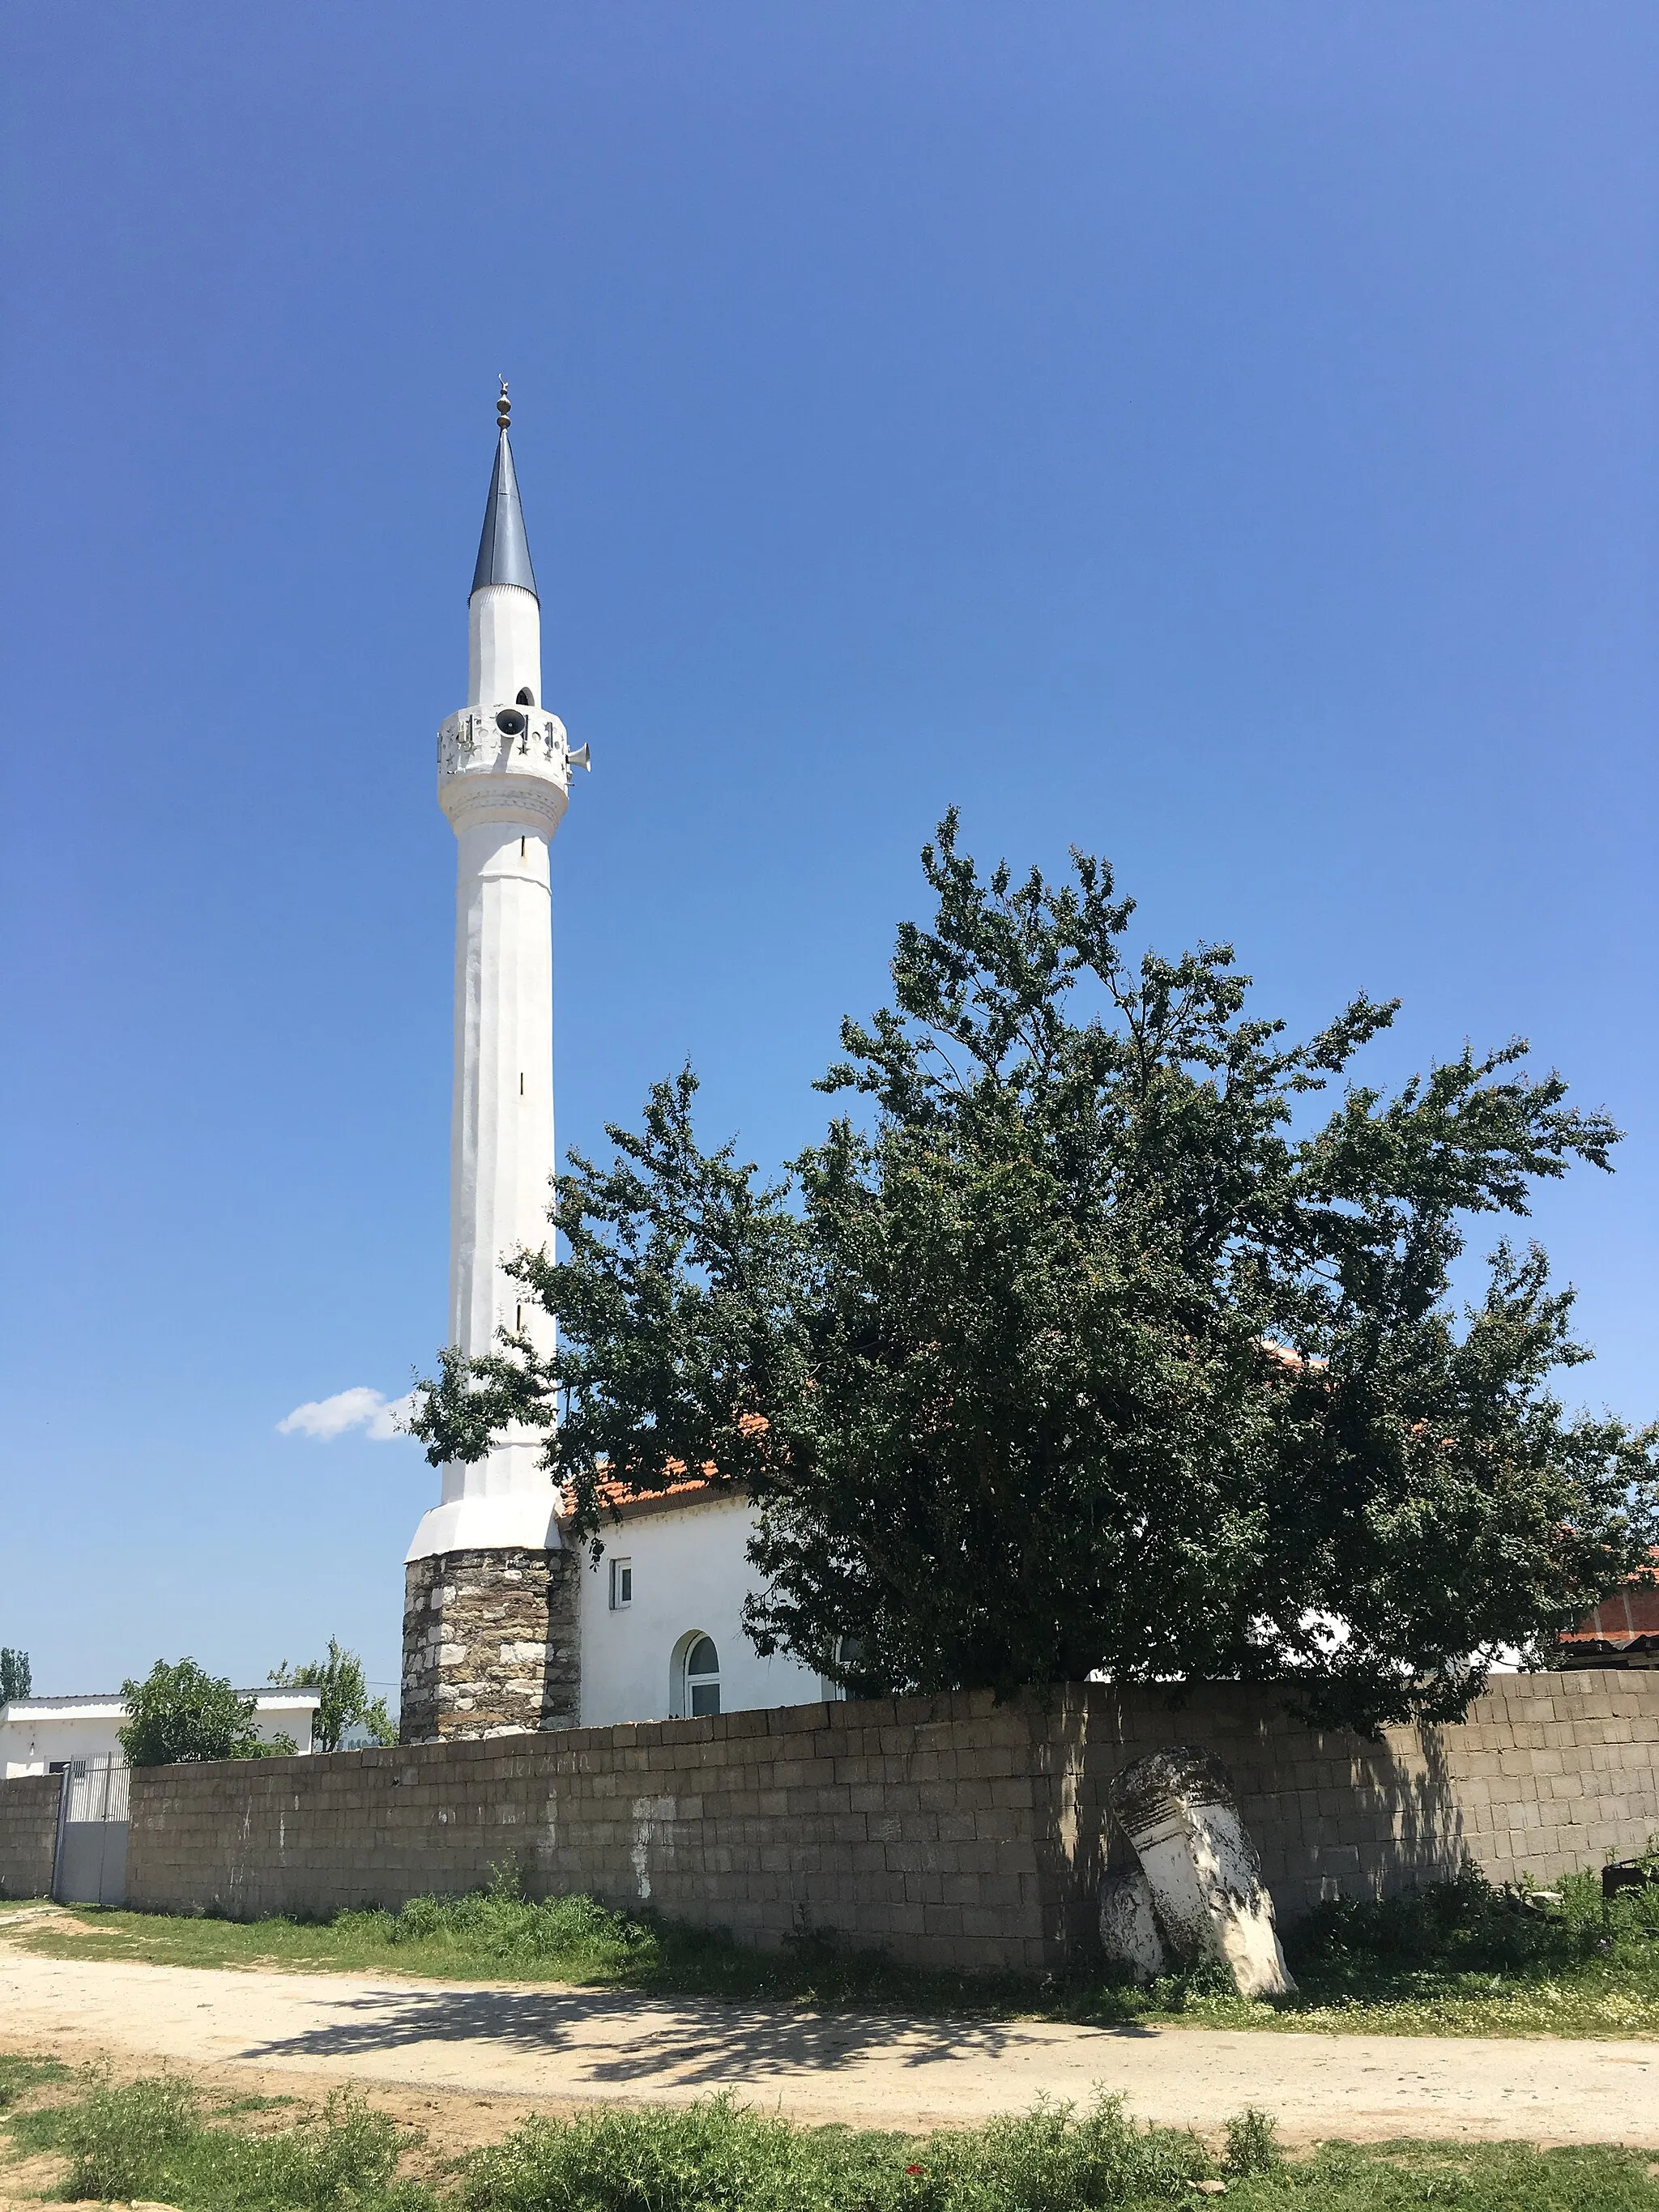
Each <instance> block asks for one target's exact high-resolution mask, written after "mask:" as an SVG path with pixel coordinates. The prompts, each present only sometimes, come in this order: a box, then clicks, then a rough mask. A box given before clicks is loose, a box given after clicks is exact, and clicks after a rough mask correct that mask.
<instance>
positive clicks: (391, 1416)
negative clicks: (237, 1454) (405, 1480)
mask: <svg viewBox="0 0 1659 2212" xmlns="http://www.w3.org/2000/svg"><path fill="white" fill-rule="evenodd" d="M414 1407H415V1393H414V1392H413V1391H412V1390H411V1391H410V1393H409V1395H408V1396H407V1397H404V1398H383V1397H382V1396H381V1395H380V1392H379V1391H378V1390H371V1389H369V1388H368V1384H367V1383H359V1384H358V1385H357V1387H356V1389H352V1390H337V1391H336V1392H335V1393H334V1395H333V1396H332V1397H331V1398H313V1399H312V1400H311V1401H309V1402H308V1403H307V1404H306V1405H303V1406H296V1407H295V1408H294V1411H293V1412H292V1413H289V1414H287V1415H285V1416H284V1418H283V1419H282V1420H280V1421H278V1422H277V1424H276V1433H277V1434H278V1436H283V1437H313V1438H314V1439H315V1440H316V1442H317V1443H323V1444H325V1443H332V1442H333V1440H334V1438H335V1437H343V1436H344V1435H345V1433H346V1431H347V1430H348V1429H362V1431H363V1432H364V1433H365V1435H367V1436H368V1438H369V1440H370V1442H371V1443H377V1444H383V1443H389V1442H390V1441H391V1439H392V1437H400V1436H402V1435H403V1434H404V1427H403V1424H404V1420H405V1419H407V1417H408V1416H409V1414H410V1413H412V1412H413V1410H414Z"/></svg>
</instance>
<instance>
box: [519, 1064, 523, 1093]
mask: <svg viewBox="0 0 1659 2212" xmlns="http://www.w3.org/2000/svg"><path fill="white" fill-rule="evenodd" d="M519 1096H520V1098H522V1097H524V1070H523V1068H520V1070H519Z"/></svg>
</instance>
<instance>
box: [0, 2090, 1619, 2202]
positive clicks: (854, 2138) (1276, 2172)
mask: <svg viewBox="0 0 1659 2212" xmlns="http://www.w3.org/2000/svg"><path fill="white" fill-rule="evenodd" d="M30 2063H33V2064H34V2065H35V2069H36V2070H35V2077H34V2078H35V2080H36V2081H37V2082H38V2081H43V2080H44V2079H46V2075H48V2074H50V2073H52V2072H53V2071H54V2070H55V2073H56V2074H58V2075H61V2073H62V2072H63V2069H61V2068H59V2069H51V2068H50V2065H49V2063H48V2064H47V2065H46V2067H45V2068H43V2067H42V2066H41V2065H40V2063H38V2062H27V2061H19V2062H15V2064H16V2065H18V2066H23V2065H27V2064H30ZM247 2101H249V2102H252V2103H254V2104H260V2105H264V2104H265V2103H267V2102H268V2101H269V2100H247ZM252 2117H253V2116H252V2115H250V2114H248V2113H246V2112H236V2111H234V2109H233V2108H232V2107H229V2106H226V2107H222V2108H221V2109H220V2110H219V2111H218V2112H216V2114H215V2115H214V2117H213V2119H212V2120H211V2121H204V2118H203V2117H202V2109H201V2106H200V2104H199V2101H198V2100H197V2096H196V2095H195V2093H194V2092H193V2091H192V2090H191V2088H190V2087H189V2086H188V2085H187V2084H185V2083H181V2082H179V2081H176V2080H174V2079H172V2078H170V2077H163V2078H161V2079H151V2080H148V2081H134V2082H131V2083H129V2084H128V2085H126V2086H125V2087H122V2088H114V2087H111V2085H110V2083H109V2082H108V2081H107V2080H106V2079H101V2078H97V2077H94V2078H93V2080H92V2081H91V2085H90V2087H89V2088H88V2090H87V2091H86V2093H84V2094H83V2095H82V2096H81V2097H79V2098H78V2099H76V2100H73V2101H71V2102H70V2103H67V2104H61V2105H57V2106H46V2107H45V2108H43V2109H38V2110H35V2111H32V2112H23V2113H21V2114H14V2115H13V2116H12V2117H11V2118H9V2120H8V2121H7V2122H6V2123H5V2126H6V2127H7V2128H8V2129H9V2132H10V2134H11V2137H12V2140H13V2142H14V2145H15V2146H16V2147H17V2148H23V2149H26V2150H38V2149H43V2148H45V2149H58V2150H60V2151H63V2152H64V2153H66V2154H67V2165H68V2171H67V2172H66V2173H65V2176H64V2182H63V2188H64V2191H65V2192H66V2193H68V2194H70V2195H73V2196H95V2197H100V2198H102V2199H103V2200H105V2201H106V2202H107V2201H108V2200H109V2199H110V2198H111V2197H140V2196H142V2197H146V2198H149V2199H150V2200H152V2201H154V2200H155V2199H158V2198H160V2199H163V2200H164V2201H165V2202H166V2203H168V2204H170V2205H174V2206H177V2207H179V2208H180V2212H1130V2208H1136V2209H1137V2212H1155V2208H1157V2207H1159V2206H1164V2205H1170V2204H1180V2203H1186V2204H1190V2203H1195V2202H1200V2201H1202V2200H1201V2197H1200V2196H1199V2194H1198V2191H1199V2190H1200V2189H1203V2190H1208V2191H1220V2192H1224V2193H1225V2195H1226V2197H1227V2199H1228V2201H1229V2203H1231V2204H1233V2205H1235V2206H1237V2208H1238V2212H1405V2208H1407V2207H1419V2206H1424V2205H1432V2206H1435V2207H1440V2206H1449V2207H1456V2208H1458V2212H1656V2209H1659V2190H1656V2188H1655V2186H1654V2184H1653V2182H1652V2180H1651V2179H1650V2171H1649V2169H1650V2160H1649V2157H1648V2155H1647V2154H1645V2153H1642V2152H1632V2151H1621V2150H1613V2149H1594V2150H1564V2151H1550V2152H1545V2153H1539V2152H1534V2151H1531V2150H1528V2149H1525V2148H1522V2147H1520V2146H1517V2145H1515V2144H1464V2143H1391V2144H1383V2145H1380V2146H1376V2147H1374V2148H1364V2149H1361V2148H1355V2147H1354V2146H1352V2145H1351V2144H1340V2143H1339V2144H1328V2145H1327V2146H1326V2147H1325V2148H1323V2149H1322V2150H1320V2151H1318V2152H1316V2154H1313V2155H1312V2156H1310V2157H1307V2158H1304V2159H1300V2160H1287V2159H1285V2157H1284V2156H1283V2155H1282V2154H1281V2153H1280V2152H1279V2146H1278V2143H1277V2142H1276V2140H1275V2137H1274V2132H1273V2123H1272V2121H1271V2120H1270V2119H1269V2118H1267V2115H1266V2114H1265V2113H1263V2112H1257V2111H1255V2110H1250V2111H1247V2112H1241V2113H1240V2114H1239V2115H1238V2116H1237V2118H1235V2119H1233V2120H1232V2121H1231V2122H1230V2123H1229V2124H1228V2126H1227V2130H1226V2149H1225V2155H1224V2156H1223V2157H1222V2158H1221V2160H1219V2162H1218V2161H1217V2160H1214V2159H1213V2158H1212V2156H1211V2154H1209V2152H1208V2151H1207V2150H1206V2148H1205V2146H1204V2144H1203V2143H1202V2142H1200V2141H1199V2139H1198V2138H1197V2137H1196V2136H1192V2135H1188V2134H1186V2133H1184V2132H1182V2131H1179V2130H1173V2129H1168V2128H1141V2127H1138V2126H1136V2124H1134V2123H1133V2121H1132V2120H1130V2119H1128V2118H1127V2117H1126V2116H1125V2114H1124V2112H1123V2108H1122V2106H1121V2102H1120V2100H1117V2099H1115V2098H1102V2099H1100V2100H1097V2102H1096V2103H1095V2104H1094V2105H1092V2106H1090V2107H1089V2108H1088V2109H1086V2110H1085V2111H1084V2112H1076V2111H1074V2110H1073V2108H1071V2107H1069V2106H1060V2105H1050V2106H1038V2107H1037V2108H1036V2111H1035V2112H1028V2113H1025V2114H1024V2115H1023V2116H1020V2117H1018V2118H1006V2119H999V2120H993V2121H991V2122H989V2123H988V2124H986V2125H984V2126H982V2127H977V2128H964V2129H961V2130H949V2129H945V2130H938V2131H936V2132H935V2133H933V2134H932V2135H929V2136H915V2137H907V2136H898V2135H884V2134H877V2133H873V2132H870V2131H867V2130H854V2129H849V2128H800V2127H795V2126H793V2125H791V2124H790V2123H789V2122H787V2121H786V2120H781V2119H778V2118H773V2117H771V2116H769V2115H767V2114H763V2113H757V2112H750V2111H746V2110H744V2108H743V2107H742V2106H738V2105H736V2104H734V2103H733V2102H732V2101H731V2100H729V2099H726V2098H716V2099H714V2100H707V2101H704V2102H701V2103H698V2104H695V2105H692V2106H688V2107H686V2108H685V2109H684V2110H678V2111H670V2110H666V2109H664V2108H662V2107H654V2108H652V2107H647V2108H644V2109H635V2110H629V2109H625V2108H620V2109H616V2110H612V2111H608V2112H607V2111H596V2112H585V2113H581V2114H579V2115H578V2116H577V2117H575V2118H571V2119H534V2120H530V2121H526V2123H525V2124H523V2125H522V2126H520V2127H518V2128H515V2129H514V2130H513V2132H512V2133H511V2134H510V2135H509V2136H507V2137H506V2138H505V2139H504V2140H503V2141H502V2142H500V2143H497V2144H495V2145H494V2146H493V2147H492V2148H489V2149H486V2150H482V2151H475V2152H473V2153H471V2154H469V2155H468V2156H467V2157H465V2158H464V2159H462V2160H459V2161H457V2162H455V2163H453V2164H452V2165H451V2166H448V2167H447V2168H446V2169H445V2170H444V2171H443V2172H441V2174H440V2176H439V2177H438V2179H435V2180H431V2181H418V2180H412V2179H407V2178H402V2179H400V2178H399V2176H398V2161H399V2158H400V2155H401V2154H402V2153H403V2152H404V2151H405V2150H406V2149H409V2148H413V2147H414V2145H415V2143H416V2141H417V2138H416V2137H414V2136H406V2135H403V2134H401V2133H400V2132H399V2131H398V2129H397V2128H396V2127H395V2126H394V2125H393V2124H392V2121H391V2120H390V2119H389V2118H386V2115H384V2114H382V2113H378V2112H374V2111H373V2110H371V2109H370V2107H368V2106H367V2105H366V2104H364V2103H363V2102H362V2100H361V2099H360V2098H358V2097H356V2095H354V2094H353V2093H351V2092H349V2091H346V2090H341V2091H337V2092H336V2093H335V2094H334V2095H333V2096H331V2098H330V2099H329V2100H328V2102H327V2104H326V2105H325V2106H324V2107H323V2109H322V2111H321V2112H307V2113H303V2114H301V2116H300V2117H299V2118H297V2119H293V2120H289V2119H287V2118H283V2119H282V2120H281V2121H280V2122H277V2123H276V2124H270V2121H271V2115H270V2112H260V2113H259V2114H258V2118H259V2119H260V2120H262V2121H264V2122H265V2123H266V2125H265V2127H264V2131H263V2132H249V2131H248V2128H247V2122H248V2120H249V2119H250V2118H252ZM227 2123H230V2124H227Z"/></svg>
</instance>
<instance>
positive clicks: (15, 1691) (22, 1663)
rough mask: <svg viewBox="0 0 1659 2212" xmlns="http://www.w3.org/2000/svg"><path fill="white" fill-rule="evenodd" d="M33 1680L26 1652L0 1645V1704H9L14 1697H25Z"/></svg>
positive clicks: (8, 1645)
mask: <svg viewBox="0 0 1659 2212" xmlns="http://www.w3.org/2000/svg"><path fill="white" fill-rule="evenodd" d="M33 1681H34V1677H33V1674H32V1673H31V1672H30V1668H29V1655H28V1653H27V1651H19V1650H15V1649H14V1648H13V1646H12V1645H11V1644H4V1645H0V1705H9V1704H10V1702H11V1700H12V1699H14V1698H27V1695H28V1693H29V1691H30V1689H31V1687H32V1686H33Z"/></svg>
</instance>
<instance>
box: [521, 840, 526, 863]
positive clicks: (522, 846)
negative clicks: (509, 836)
mask: <svg viewBox="0 0 1659 2212" xmlns="http://www.w3.org/2000/svg"><path fill="white" fill-rule="evenodd" d="M526 857H527V854H526V839H524V838H522V837H520V840H519V858H520V860H524V859H526Z"/></svg>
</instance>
